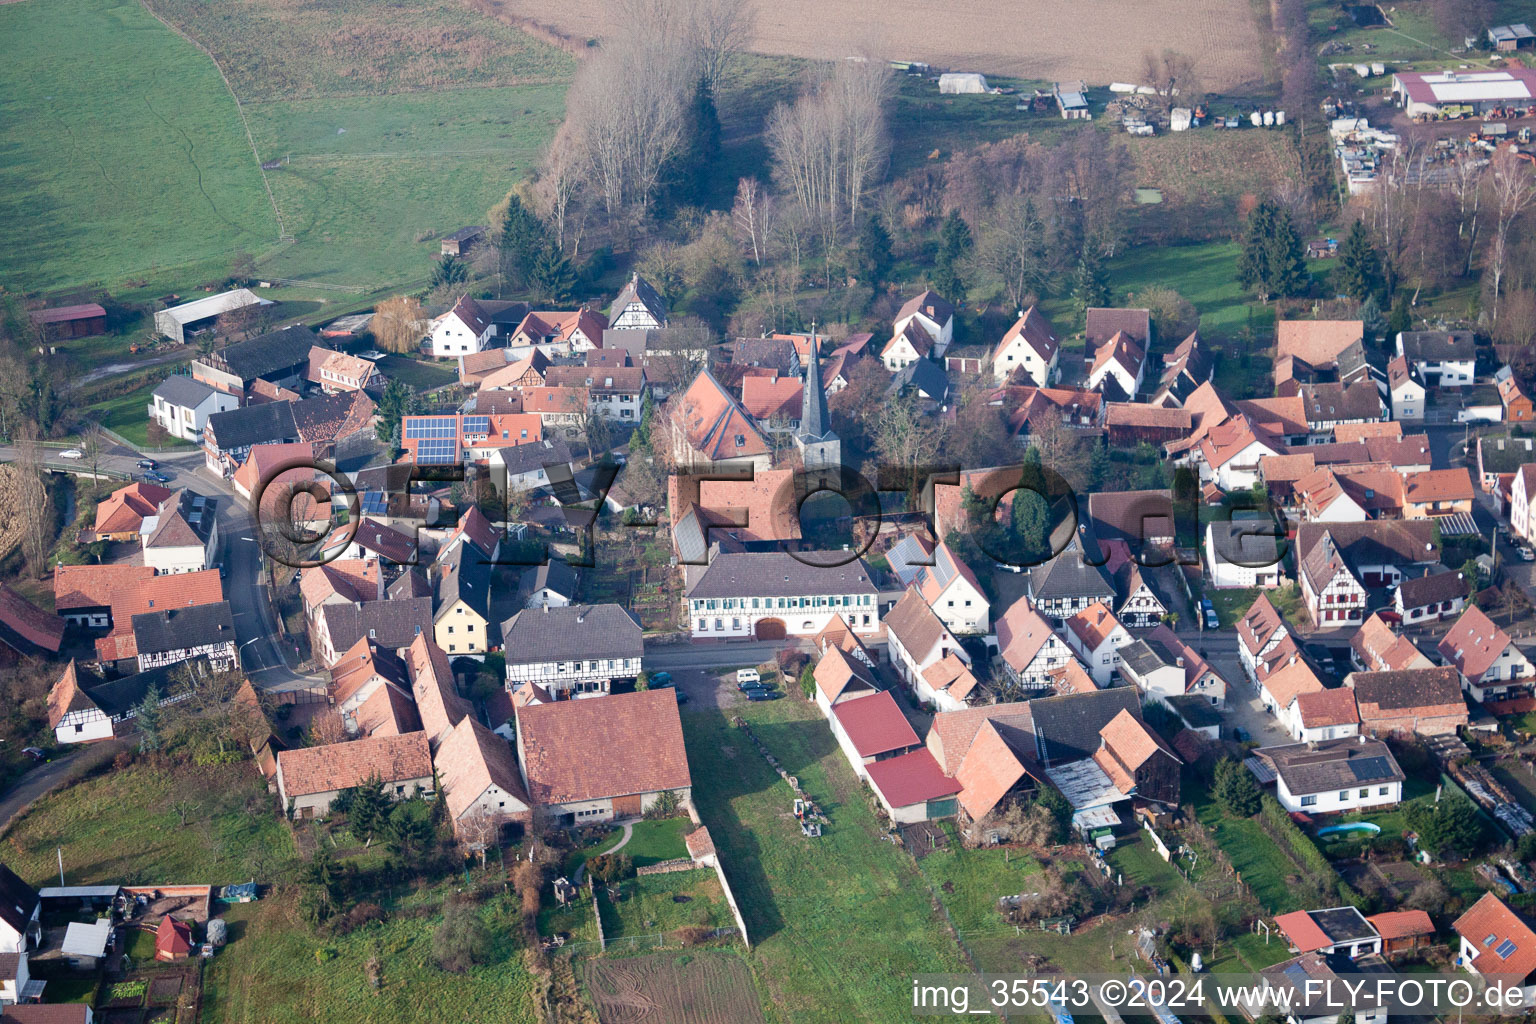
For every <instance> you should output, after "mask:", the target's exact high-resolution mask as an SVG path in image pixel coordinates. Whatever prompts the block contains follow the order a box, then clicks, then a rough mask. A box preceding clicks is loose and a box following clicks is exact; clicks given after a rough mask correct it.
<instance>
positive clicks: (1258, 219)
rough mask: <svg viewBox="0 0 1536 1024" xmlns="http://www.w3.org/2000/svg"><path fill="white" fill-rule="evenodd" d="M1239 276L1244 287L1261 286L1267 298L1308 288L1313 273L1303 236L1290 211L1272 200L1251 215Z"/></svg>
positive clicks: (1264, 297)
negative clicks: (1303, 245)
mask: <svg viewBox="0 0 1536 1024" xmlns="http://www.w3.org/2000/svg"><path fill="white" fill-rule="evenodd" d="M1237 278H1238V281H1239V282H1240V283H1241V284H1242V286H1243V287H1244V288H1255V289H1257V290H1258V293H1259V297H1260V298H1261V299H1263V300H1264V301H1265V302H1268V301H1269V300H1270V299H1271V298H1274V297H1276V296H1287V295H1299V294H1300V293H1302V292H1303V291H1305V290H1306V287H1307V283H1308V281H1309V280H1310V277H1309V275H1308V273H1307V263H1306V255H1305V251H1304V249H1303V247H1302V243H1301V236H1300V235H1299V234H1297V232H1296V225H1295V224H1293V223H1292V222H1291V215H1290V213H1288V212H1287V211H1286V210H1284V209H1282V208H1281V207H1279V206H1277V205H1276V204H1275V203H1274V202H1272V201H1270V200H1265V201H1264V202H1262V203H1260V204H1259V205H1258V206H1256V207H1255V208H1254V210H1253V213H1252V214H1250V215H1249V217H1248V226H1247V228H1246V230H1245V231H1244V233H1243V251H1242V253H1241V255H1239V256H1238V259H1237Z"/></svg>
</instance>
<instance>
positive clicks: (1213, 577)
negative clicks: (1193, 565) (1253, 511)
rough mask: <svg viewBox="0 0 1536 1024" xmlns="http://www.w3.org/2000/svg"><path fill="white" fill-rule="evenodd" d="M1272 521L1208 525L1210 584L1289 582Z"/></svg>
mask: <svg viewBox="0 0 1536 1024" xmlns="http://www.w3.org/2000/svg"><path fill="white" fill-rule="evenodd" d="M1276 529H1277V527H1276V526H1275V524H1274V523H1273V522H1272V521H1271V520H1269V519H1233V520H1230V521H1228V520H1222V521H1217V522H1211V523H1207V524H1206V527H1205V564H1206V571H1207V573H1208V575H1207V577H1206V578H1207V580H1208V581H1209V585H1210V586H1212V587H1215V588H1217V589H1224V588H1229V587H1258V588H1260V589H1266V588H1269V587H1278V586H1279V585H1280V584H1281V583H1282V582H1283V581H1284V579H1285V569H1284V567H1283V566H1282V565H1281V564H1280V547H1279V540H1280V538H1279V537H1277V536H1276Z"/></svg>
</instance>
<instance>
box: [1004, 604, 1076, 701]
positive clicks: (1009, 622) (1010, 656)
mask: <svg viewBox="0 0 1536 1024" xmlns="http://www.w3.org/2000/svg"><path fill="white" fill-rule="evenodd" d="M997 643H998V649H999V654H1000V655H1001V657H1002V659H1003V665H1004V667H1005V668H1006V670H1007V672H1008V675H1009V676H1010V677H1011V678H1012V679H1014V680H1015V681H1016V682H1018V683H1019V684H1020V685H1021V686H1024V687H1027V688H1030V689H1041V690H1044V689H1050V688H1052V686H1053V685H1054V679H1053V676H1052V673H1053V671H1054V670H1055V669H1058V668H1060V667H1061V666H1063V665H1065V664H1067V662H1069V661H1073V660H1074V655H1073V654H1072V649H1071V648H1070V647H1068V646H1067V643H1066V641H1065V640H1063V639H1062V638H1061V637H1059V636H1057V635H1056V633H1055V632H1054V631H1053V630H1052V629H1051V627H1050V625H1049V624H1047V623H1046V621H1045V618H1044V617H1043V616H1041V614H1040V613H1039V612H1038V611H1037V610H1036V609H1035V606H1034V605H1033V604H1031V603H1030V601H1029V599H1028V598H1025V597H1021V598H1019V599H1018V600H1017V601H1015V602H1014V603H1013V606H1012V607H1010V608H1009V609H1008V611H1006V612H1005V613H1003V617H1002V618H1001V619H999V620H998V623H997Z"/></svg>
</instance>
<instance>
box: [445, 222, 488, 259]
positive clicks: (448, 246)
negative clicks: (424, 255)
mask: <svg viewBox="0 0 1536 1024" xmlns="http://www.w3.org/2000/svg"><path fill="white" fill-rule="evenodd" d="M483 234H485V228H482V227H479V226H471V227H467V228H459V230H457V231H455V232H454V233H453V234H451V235H449V236H448V237H446V238H444V239H443V244H442V255H444V256H463V255H464V254H465V253H467V252H469V250H470V249H472V248H474V245H475V243H476V242H478V241H480V236H481V235H483Z"/></svg>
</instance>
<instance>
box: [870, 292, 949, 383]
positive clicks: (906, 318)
mask: <svg viewBox="0 0 1536 1024" xmlns="http://www.w3.org/2000/svg"><path fill="white" fill-rule="evenodd" d="M954 336H955V307H954V304H953V303H951V302H949V301H948V300H947V299H945V298H943V297H942V296H940V295H939V294H938V293H937V292H934V291H925V292H922V293H921V294H919V295H916V296H914V297H912V298H910V299H908V300H907V301H906V303H905V304H904V305H903V306H902V307H901V309H899V310H897V311H896V319H895V321H894V322H893V323H892V324H891V340H890V341H889V342H887V343H886V345H885V348H884V349H882V350H881V352H880V359H881V361H882V362H883V363H885V367H886V369H888V370H891V371H893V372H894V371H895V370H899V369H901V366H904V365H906V362H909V361H910V359H908V360H906V361H903V362H902V363H901V365H898V366H892V365H891V362H892V355H893V346H898V347H901V348H902V350H903V351H904V352H907V353H909V354H910V353H915V355H912V358H926V357H927V356H928V354H929V353H930V352H932V353H933V358H934V359H942V358H944V352H945V350H946V349H948V348H949V345H950V342H951V341H952V340H954ZM919 338H926V339H927V341H926V342H925V343H924V342H920V341H919ZM899 342H904V344H899ZM919 347H921V349H922V351H917V349H918V348H919Z"/></svg>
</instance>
